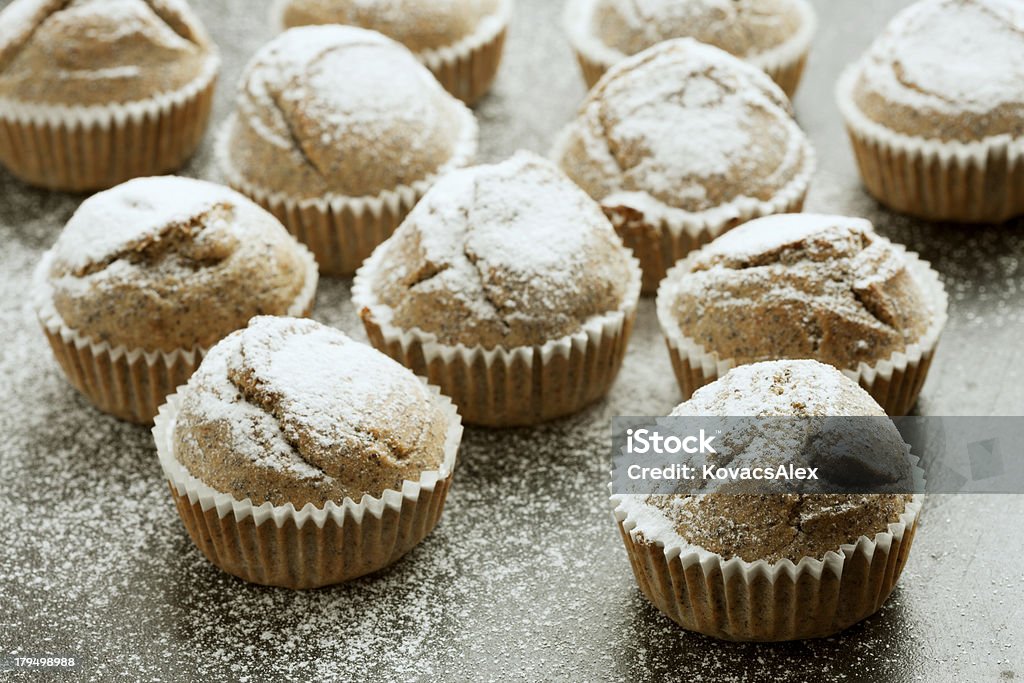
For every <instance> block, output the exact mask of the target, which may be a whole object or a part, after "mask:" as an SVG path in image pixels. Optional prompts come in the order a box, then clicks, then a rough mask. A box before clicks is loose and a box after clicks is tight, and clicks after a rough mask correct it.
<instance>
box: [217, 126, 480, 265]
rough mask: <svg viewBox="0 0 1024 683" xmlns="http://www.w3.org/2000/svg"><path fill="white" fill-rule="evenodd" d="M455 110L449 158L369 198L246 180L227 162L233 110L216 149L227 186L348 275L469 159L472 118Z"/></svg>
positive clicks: (472, 146)
mask: <svg viewBox="0 0 1024 683" xmlns="http://www.w3.org/2000/svg"><path fill="white" fill-rule="evenodd" d="M459 113H460V115H459V120H458V122H457V123H456V125H458V126H459V127H460V131H461V136H460V138H459V140H458V141H457V142H456V145H455V148H454V149H453V151H452V155H451V157H450V158H449V159H448V160H447V161H446V162H445V163H444V164H443V165H441V166H440V167H439V168H438V169H437V171H436V172H435V173H433V174H432V175H430V176H427V177H426V178H422V179H420V180H418V181H416V182H414V183H412V184H411V185H400V186H398V187H395V188H393V189H389V190H384V191H383V192H381V193H380V194H377V195H373V196H365V197H347V196H344V195H338V194H328V195H325V196H323V197H315V198H298V197H292V196H289V195H288V194H287V193H285V192H281V191H279V190H274V189H271V188H265V187H260V186H259V185H257V184H255V183H252V182H250V181H249V180H248V179H247V178H246V175H245V170H244V169H240V168H237V167H236V166H235V165H234V163H233V162H232V161H231V154H230V149H229V148H230V136H231V130H232V127H233V126H234V125H235V118H236V116H237V114H231V115H230V116H229V117H228V119H227V120H226V121H225V122H224V124H223V126H222V127H221V128H220V130H219V131H218V133H217V139H216V143H215V153H216V157H217V163H218V166H219V167H220V169H221V172H222V173H223V174H224V177H225V179H226V181H227V184H228V185H230V186H231V187H232V188H234V189H235V190H237V191H239V192H241V193H242V194H244V195H246V196H247V197H249V198H250V199H252V200H253V201H254V202H256V203H257V204H259V205H260V206H262V207H263V208H264V209H266V210H267V211H269V212H270V213H272V214H273V215H274V216H275V217H277V219H278V220H280V221H281V222H282V223H283V224H284V226H285V227H286V228H288V231H289V232H290V233H292V234H293V235H295V237H296V239H298V240H299V241H300V242H302V243H303V244H305V245H306V246H307V247H309V249H310V251H312V252H313V255H314V256H316V260H317V263H319V265H320V272H321V273H323V274H325V275H336V276H349V275H352V274H353V273H355V271H356V269H357V268H359V266H360V264H362V262H363V261H364V260H365V259H366V257H368V256H369V255H370V254H371V253H373V250H374V249H375V248H376V247H377V245H378V244H380V243H381V242H383V241H384V240H386V239H387V238H388V237H390V236H391V233H393V232H394V231H395V228H397V227H398V226H399V224H400V223H401V222H402V220H403V219H404V218H405V216H406V215H407V214H408V213H409V212H410V211H412V208H413V207H414V206H416V203H417V202H419V200H420V198H421V197H423V195H424V194H425V193H426V191H427V190H428V189H430V186H431V185H433V184H434V183H435V182H436V181H437V179H438V178H440V177H441V176H443V175H445V174H446V173H449V172H451V171H453V170H455V169H458V168H462V167H463V166H466V165H468V164H469V163H470V162H471V161H472V160H473V157H474V156H475V155H476V149H477V135H478V127H477V123H476V117H475V116H474V115H473V112H472V111H470V110H469V109H468V108H467V107H465V106H460V108H459Z"/></svg>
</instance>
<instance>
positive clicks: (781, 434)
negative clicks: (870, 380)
mask: <svg viewBox="0 0 1024 683" xmlns="http://www.w3.org/2000/svg"><path fill="white" fill-rule="evenodd" d="M672 415H677V416H696V417H701V416H719V417H731V416H756V417H789V416H800V417H804V416H816V417H826V416H869V417H872V418H878V419H871V420H863V421H857V422H856V423H853V422H852V421H851V423H849V424H848V426H847V427H845V428H844V429H846V430H850V429H852V428H855V429H858V431H860V430H862V429H868V430H870V431H871V432H872V433H871V434H870V436H871V438H870V439H869V440H861V441H859V442H858V443H863V444H865V447H866V449H867V450H866V451H865V452H857V453H853V454H850V453H846V452H839V453H838V454H837V453H829V452H827V448H822V446H821V445H820V444H819V445H817V446H815V447H812V448H809V447H808V444H809V442H812V441H814V440H815V439H816V438H817V437H820V436H822V434H821V433H820V432H819V431H816V430H818V429H822V428H828V427H829V426H832V427H835V426H836V424H837V423H836V422H835V421H832V422H825V421H815V420H806V421H804V420H800V421H788V420H786V421H782V423H781V424H780V429H778V430H772V429H771V425H772V422H771V421H770V420H758V421H756V422H755V421H751V422H749V423H748V424H749V428H750V430H751V433H750V434H747V435H746V437H745V438H744V435H743V434H742V433H741V432H742V429H743V424H742V423H740V422H738V421H736V422H729V423H725V424H729V425H732V424H735V425H736V427H735V428H734V429H735V430H736V432H737V433H736V434H726V435H723V436H722V441H719V442H716V443H717V444H722V443H723V442H726V439H728V438H732V439H733V440H734V441H735V442H736V443H744V442H748V441H750V440H751V439H752V438H754V436H755V434H756V437H757V444H758V447H757V449H756V453H755V457H756V458H757V459H758V462H756V463H752V462H743V460H744V458H748V459H749V457H748V456H749V454H746V453H742V454H740V455H739V456H738V457H737V458H736V461H735V462H733V461H730V462H729V463H727V464H728V466H744V465H749V466H754V465H755V464H756V465H757V466H766V465H771V466H776V465H778V464H789V463H792V464H794V465H796V466H804V465H808V464H810V465H818V466H819V472H818V474H819V477H820V478H821V479H823V480H827V479H829V478H830V477H831V476H833V475H837V474H838V475H840V476H841V475H842V474H843V470H844V467H843V465H844V464H846V463H845V461H846V460H847V459H849V458H854V457H855V458H858V459H859V460H860V461H862V462H865V461H866V460H867V459H869V460H870V462H869V463H868V464H869V465H871V466H872V467H873V468H875V469H876V470H878V471H879V473H882V474H883V476H884V477H885V478H886V479H885V480H886V481H892V482H895V483H894V488H893V489H890V490H894V491H900V492H899V493H874V494H853V493H778V494H749V493H736V492H730V491H727V489H728V488H729V487H736V486H737V485H738V484H736V483H727V484H725V485H722V486H719V487H718V488H717V489H715V490H713V491H712V492H709V493H703V492H702V493H678V494H669V495H649V496H624V497H623V500H622V504H623V506H624V507H626V508H627V510H628V515H629V517H630V518H632V519H633V520H634V521H636V522H637V526H636V528H635V530H634V532H633V533H634V537H635V538H637V540H639V541H641V542H644V541H646V542H648V543H654V542H656V541H660V542H662V543H665V544H667V545H674V546H682V547H683V548H684V550H685V548H686V547H697V548H703V549H704V550H707V551H709V552H713V553H717V554H719V555H721V556H722V557H723V558H725V559H731V558H733V557H739V558H742V559H743V560H746V561H747V562H755V561H758V560H765V561H767V562H769V563H772V562H778V561H780V560H783V559H788V560H790V561H792V562H799V560H800V558H802V557H813V558H818V559H821V558H823V557H824V555H825V554H826V553H827V552H829V551H836V552H838V551H839V548H840V546H842V545H844V544H847V543H855V542H856V541H857V539H858V538H860V537H861V536H867V537H869V538H872V537H874V535H875V534H877V533H880V532H884V531H886V530H887V528H888V525H889V524H890V523H894V522H897V521H898V520H899V517H900V515H901V514H902V513H903V512H904V510H905V509H906V505H907V503H908V502H910V500H911V495H910V494H909V493H904V491H910V490H912V488H911V487H912V474H911V465H910V460H909V458H908V450H907V446H906V444H905V443H904V442H903V439H902V437H901V436H900V434H899V432H898V431H897V429H896V426H895V425H894V424H893V422H892V421H891V420H889V419H888V418H885V412H884V411H883V410H882V409H881V407H879V405H878V404H877V403H876V402H875V401H874V399H872V398H871V396H870V395H869V394H868V393H867V392H866V391H864V389H862V388H861V387H860V386H859V385H858V384H857V383H856V382H854V381H853V380H851V379H850V378H848V377H846V376H845V375H843V374H842V373H841V372H839V371H838V370H836V369H835V368H833V367H831V366H828V365H824V364H822V363H819V362H817V361H813V360H786V361H772V362H765V363H754V364H751V365H743V366H740V367H737V368H733V369H732V370H730V371H729V372H728V373H727V374H726V375H724V376H723V377H722V378H721V379H718V380H716V381H715V382H712V383H711V384H709V385H707V386H705V387H702V388H701V389H698V390H697V391H696V392H694V394H693V397H692V398H690V400H689V401H686V402H685V403H682V404H680V405H679V406H678V407H676V409H675V410H674V411H673V412H672ZM882 418H885V419H882ZM839 424H840V425H842V424H846V423H839ZM794 426H802V427H803V429H802V430H796V429H794ZM840 428H843V427H840ZM794 432H799V433H796V434H794ZM861 436H862V435H861ZM826 443H827V442H826ZM841 443H842V444H843V447H844V448H845V447H846V446H848V445H849V443H850V441H849V440H843V441H842V442H841ZM718 450H719V451H721V452H720V453H719V454H717V455H716V456H711V457H719V458H725V457H727V455H728V453H727V449H726V448H723V447H722V446H721V445H719V448H718ZM838 450H839V451H842V450H843V449H842V448H840V449H838ZM808 452H812V453H813V454H814V455H816V456H817V457H818V458H819V459H818V460H814V461H813V462H808V461H807V460H806V459H805V458H806V456H807V455H808ZM766 453H771V454H772V457H771V458H769V459H770V460H771V462H764V460H765V458H766V456H765V454H766ZM830 456H835V457H838V461H837V460H831V461H829V462H827V463H826V462H823V460H822V458H829V457H830ZM866 456H867V457H866ZM824 465H829V466H824ZM716 466H725V464H723V463H716ZM875 481H881V479H875ZM828 486H829V487H830V488H831V489H832V490H835V489H836V488H841V487H836V486H834V485H828Z"/></svg>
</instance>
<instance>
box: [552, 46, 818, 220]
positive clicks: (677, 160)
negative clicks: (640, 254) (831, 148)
mask: <svg viewBox="0 0 1024 683" xmlns="http://www.w3.org/2000/svg"><path fill="white" fill-rule="evenodd" d="M563 136H564V137H563V139H562V142H561V144H560V145H559V159H558V163H559V165H560V166H561V167H562V169H563V170H564V171H565V172H566V173H567V174H568V175H569V177H570V178H572V179H573V180H574V181H575V182H576V183H577V184H578V185H579V186H580V187H582V188H583V189H584V190H586V191H587V193H588V194H590V196H592V197H594V198H595V199H596V200H598V202H599V203H600V204H601V205H602V206H603V207H605V209H606V210H607V211H620V210H623V209H629V210H632V211H636V212H639V213H640V214H642V215H646V216H648V218H649V219H652V220H650V221H649V222H656V219H657V217H658V216H659V215H674V214H692V213H698V212H705V211H712V210H715V209H717V208H719V207H722V206H723V205H726V204H729V203H731V202H734V201H740V202H746V203H747V204H752V205H757V203H758V202H761V201H766V200H769V199H772V198H773V197H775V196H776V195H777V194H778V193H779V191H780V190H781V189H782V188H784V187H786V186H787V185H788V184H789V183H791V182H792V181H794V179H796V178H798V177H800V176H802V175H805V174H806V173H807V169H808V167H809V166H810V165H811V164H812V163H813V161H812V159H811V157H812V152H811V150H810V146H809V143H808V141H807V138H806V136H805V135H804V134H803V132H802V131H801V130H800V128H799V126H797V124H796V122H795V121H794V120H793V118H792V115H791V108H790V104H789V101H788V99H787V98H786V95H785V94H784V93H783V92H782V91H781V90H780V89H779V88H778V86H776V85H775V83H773V82H772V80H771V79H770V78H769V77H768V76H767V75H765V74H764V73H763V72H762V71H760V70H759V69H757V68H755V67H753V66H751V65H749V64H746V63H745V62H742V61H740V60H739V59H737V58H735V57H733V56H731V55H729V54H727V53H725V52H723V51H721V50H718V49H717V48H714V47H711V46H708V45H702V44H700V43H697V42H696V41H693V40H691V39H688V38H682V39H677V40H671V41H666V42H664V43H660V44H659V45H657V46H656V47H653V48H651V49H649V50H646V51H645V52H643V53H642V54H639V55H636V56H634V57H631V58H629V59H626V60H624V61H622V62H620V63H619V64H617V65H616V66H614V67H612V69H611V70H609V72H608V73H607V74H606V75H605V77H604V78H603V79H602V80H601V81H600V82H599V83H598V84H597V85H596V86H595V87H594V89H593V90H591V91H590V93H589V94H588V95H587V99H586V100H585V101H584V103H583V105H582V106H581V108H580V112H579V115H578V116H577V118H576V120H575V121H574V122H573V123H571V124H570V125H569V127H568V128H567V129H566V131H565V133H563ZM730 211H731V213H730V214H729V215H730V216H733V215H735V213H736V211H735V210H734V209H730Z"/></svg>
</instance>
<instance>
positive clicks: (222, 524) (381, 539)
mask: <svg viewBox="0 0 1024 683" xmlns="http://www.w3.org/2000/svg"><path fill="white" fill-rule="evenodd" d="M428 386H429V385H428ZM429 388H430V389H431V391H432V393H433V395H434V396H435V397H436V400H437V401H439V404H440V405H441V407H442V409H443V410H444V411H445V413H446V415H447V416H448V430H447V433H446V435H445V443H444V446H443V448H444V456H443V459H442V462H441V466H440V467H439V468H438V469H437V470H427V471H424V472H423V473H422V474H421V475H420V478H419V479H418V480H415V481H413V480H406V481H404V482H403V483H402V488H401V490H395V489H388V490H386V491H384V493H383V494H382V495H381V496H380V497H375V496H371V495H369V494H366V495H364V496H363V497H362V498H361V499H360V500H359V501H355V500H352V499H351V498H345V499H344V500H342V501H338V502H334V501H328V502H327V503H326V504H325V505H324V506H323V507H315V506H314V505H313V504H312V503H307V504H306V505H305V506H304V507H303V508H302V509H300V510H296V509H295V506H294V505H292V504H290V503H289V504H287V505H273V504H271V503H270V502H265V503H262V504H260V505H257V504H255V503H254V502H253V501H252V500H250V499H249V498H246V499H244V500H238V499H237V498H235V497H234V496H232V495H231V494H229V493H223V492H220V491H217V490H216V489H214V488H212V487H210V486H208V485H206V484H205V483H203V482H202V481H201V480H199V479H197V478H196V477H194V476H192V475H191V474H190V473H189V471H188V470H187V469H186V468H185V467H184V466H183V465H182V464H181V463H180V462H179V461H178V460H177V458H176V456H175V444H174V424H175V419H176V416H177V413H178V410H179V409H180V406H181V401H182V398H181V394H180V391H186V390H187V388H186V387H181V388H180V389H179V393H178V394H172V395H171V396H169V397H168V399H167V403H166V404H165V405H163V406H161V408H160V412H159V414H158V415H157V417H156V421H155V424H154V426H153V437H154V439H155V441H156V447H157V456H158V457H159V459H160V465H161V467H162V468H163V471H164V475H165V476H166V478H167V481H168V483H169V485H170V490H171V494H172V496H173V497H174V501H175V504H176V505H177V508H178V513H179V514H180V515H181V519H182V522H183V523H184V524H185V528H186V530H187V531H188V534H189V536H190V537H191V538H192V540H193V542H194V543H195V544H196V546H197V547H198V548H199V550H200V551H202V553H203V554H204V555H205V556H206V557H207V558H208V559H209V560H210V561H211V562H212V563H213V564H215V565H216V566H218V567H220V568H221V569H222V570H224V571H226V572H228V573H230V574H233V575H235V576H237V577H239V578H241V579H244V580H246V581H250V582H252V583H260V584H264V585H272V586H283V587H286V588H295V589H303V588H318V587H321V586H328V585H331V584H336V583H341V582H343V581H348V580H350V579H354V578H356V577H359V576H363V575H365V574H369V573H371V572H374V571H377V570H379V569H382V568H384V567H386V566H388V565H390V564H391V563H393V562H395V561H396V560H398V559H399V558H400V557H402V556H403V555H404V554H405V553H407V552H408V551H409V550H411V549H412V548H413V547H414V546H416V545H417V544H418V543H420V541H422V540H423V539H424V538H425V537H426V536H427V535H428V534H429V533H430V532H431V531H432V530H433V529H434V527H435V526H437V523H438V521H439V520H440V517H441V512H442V510H443V509H444V502H445V499H446V497H447V495H448V490H449V487H450V486H451V481H452V475H453V473H454V470H455V462H456V456H457V454H458V449H459V443H460V442H461V440H462V422H461V420H460V418H459V414H458V412H457V411H456V409H455V406H454V405H453V404H452V403H451V401H450V400H449V399H447V398H446V397H445V396H443V395H441V394H440V392H439V391H438V390H437V387H433V386H430V387H429Z"/></svg>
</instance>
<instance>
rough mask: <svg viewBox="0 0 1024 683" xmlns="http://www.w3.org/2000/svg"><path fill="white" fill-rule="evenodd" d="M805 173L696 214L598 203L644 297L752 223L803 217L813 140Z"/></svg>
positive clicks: (559, 145)
mask: <svg viewBox="0 0 1024 683" xmlns="http://www.w3.org/2000/svg"><path fill="white" fill-rule="evenodd" d="M571 127H572V124H570V125H569V126H566V127H565V128H563V129H562V131H561V132H560V133H559V134H558V137H557V138H556V139H555V144H554V145H553V146H552V150H551V158H552V159H553V160H554V162H555V163H556V164H558V165H559V167H561V168H563V170H564V166H563V165H562V163H561V160H562V159H563V158H564V155H565V147H566V145H567V144H568V139H569V135H570V133H571ZM802 147H803V149H802V154H803V159H804V163H803V166H802V168H801V169H800V171H799V172H798V173H797V174H796V175H795V176H794V177H793V178H792V179H791V180H790V181H789V182H788V183H786V184H785V185H783V186H782V187H781V188H780V189H779V191H778V192H776V193H775V194H774V195H773V196H772V197H770V198H768V199H767V200H763V201H762V200H759V199H754V198H752V197H738V198H736V199H735V200H733V201H731V202H727V203H725V204H722V205H720V206H716V207H714V208H711V209H708V210H707V211H700V212H691V211H684V210H682V209H678V208H675V207H670V206H664V207H663V208H662V210H661V211H657V212H653V211H648V212H646V213H641V212H639V211H637V210H634V209H631V208H630V207H627V206H616V205H615V202H614V198H613V197H606V198H604V199H599V200H597V201H598V203H599V204H600V205H601V208H602V209H603V210H604V212H605V215H607V216H608V219H609V220H610V221H611V222H612V225H613V226H615V231H616V232H618V233H619V235H620V236H621V237H622V241H623V243H625V245H626V246H627V247H628V248H629V249H631V250H632V251H633V254H634V255H635V256H636V257H637V259H639V261H640V266H641V268H642V269H643V290H642V291H643V293H644V294H654V293H655V292H657V291H658V285H659V284H660V283H661V281H662V280H663V279H664V277H665V274H666V273H667V272H668V271H669V269H670V268H672V266H673V265H675V264H676V263H677V262H678V261H679V259H681V258H683V257H685V256H686V255H687V254H689V253H690V252H692V251H694V250H696V249H699V248H700V247H702V246H704V245H705V244H707V243H709V242H711V241H712V240H714V239H715V238H716V237H718V236H719V235H722V234H723V233H725V232H727V231H729V230H731V229H732V228H735V227H737V226H739V225H741V224H743V223H746V222H747V221H750V220H753V219H755V218H761V217H763V216H770V215H773V214H778V213H799V212H800V211H801V210H802V209H803V205H804V198H805V197H806V196H807V191H808V189H809V188H810V185H811V178H812V177H813V176H814V169H815V166H816V157H815V153H814V148H813V147H812V146H811V144H810V141H805V142H804V144H803V146H802Z"/></svg>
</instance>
